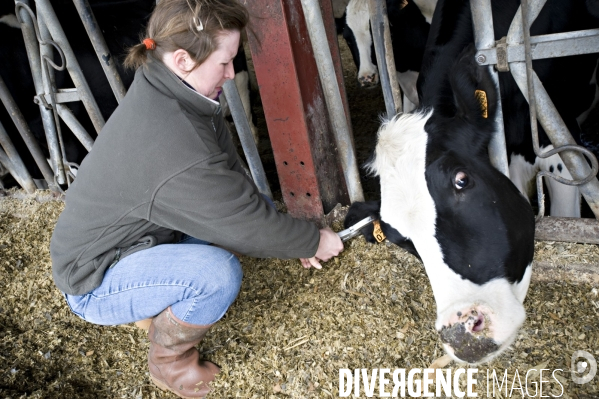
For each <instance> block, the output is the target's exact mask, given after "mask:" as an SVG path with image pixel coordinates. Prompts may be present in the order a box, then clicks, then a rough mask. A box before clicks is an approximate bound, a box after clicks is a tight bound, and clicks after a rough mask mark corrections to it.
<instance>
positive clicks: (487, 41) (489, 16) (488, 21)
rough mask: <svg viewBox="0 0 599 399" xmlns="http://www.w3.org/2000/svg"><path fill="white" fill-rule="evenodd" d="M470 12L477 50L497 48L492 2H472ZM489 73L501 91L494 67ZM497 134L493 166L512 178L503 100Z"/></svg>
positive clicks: (497, 117)
mask: <svg viewBox="0 0 599 399" xmlns="http://www.w3.org/2000/svg"><path fill="white" fill-rule="evenodd" d="M470 11H471V12H472V24H473V28H474V43H475V45H476V49H477V50H482V49H489V48H493V47H495V33H494V31H493V12H492V9H491V0H477V1H474V0H472V1H470ZM487 68H489V72H490V73H491V76H492V78H493V81H494V82H495V86H496V87H497V90H498V91H499V77H498V75H497V71H495V70H494V69H493V68H492V67H490V66H489V67H487ZM495 126H496V132H495V134H494V135H493V138H492V139H491V142H490V143H489V158H490V160H491V164H492V165H493V166H494V167H495V168H496V169H497V170H499V171H500V172H501V173H503V174H504V175H506V176H507V177H509V176H510V172H509V166H508V165H509V163H508V159H507V150H506V144H505V129H504V125H503V107H502V105H501V100H499V101H497V112H496V114H495Z"/></svg>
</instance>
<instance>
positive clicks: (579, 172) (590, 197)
mask: <svg viewBox="0 0 599 399" xmlns="http://www.w3.org/2000/svg"><path fill="white" fill-rule="evenodd" d="M545 1H546V0H540V1H534V2H531V3H530V7H529V8H528V9H527V10H526V12H523V11H522V7H520V9H519V10H518V12H517V13H516V17H515V18H514V20H513V21H512V26H511V27H510V30H509V33H508V38H507V42H508V43H523V42H525V44H527V42H526V41H525V39H527V38H528V37H527V36H528V29H527V30H526V32H525V31H524V28H523V26H526V27H530V26H531V25H532V23H533V21H534V20H535V18H536V17H537V15H538V14H539V12H540V10H541V9H542V7H543V5H544V3H545ZM527 3H528V2H526V1H524V2H523V5H527ZM523 18H526V21H527V23H526V24H525V25H524V24H523V23H522V21H523ZM516 25H520V26H521V27H520V28H517V27H516ZM527 64H528V65H527ZM510 71H511V73H512V76H513V77H514V80H515V81H516V83H517V84H518V87H519V88H520V91H522V93H523V95H524V97H525V98H526V100H527V101H528V102H529V104H530V106H531V121H532V122H531V129H532V131H533V141H534V142H535V143H536V140H538V138H537V133H536V122H535V121H534V119H536V117H538V120H539V122H540V123H541V126H543V128H544V130H545V132H546V133H547V136H548V137H549V139H550V140H551V142H552V143H553V146H554V147H555V148H558V147H560V146H564V145H576V142H575V141H574V139H573V138H572V135H571V134H570V132H569V130H568V128H567V126H566V125H565V123H564V121H563V120H562V118H561V116H560V114H559V112H558V111H557V109H556V108H555V105H553V102H552V101H551V98H550V97H549V94H548V93H547V91H546V90H545V88H544V87H543V84H542V83H541V81H540V79H539V77H538V76H537V74H536V73H535V72H534V70H533V69H532V60H531V59H530V58H529V59H528V60H527V62H526V63H524V62H513V63H510ZM529 87H530V89H531V90H532V93H529V91H530V90H529ZM535 147H538V145H536V146H535ZM537 150H538V149H537V148H535V151H537ZM537 155H538V156H541V155H542V154H537ZM560 157H561V158H562V160H563V161H564V164H565V165H566V167H567V168H568V171H570V173H571V174H572V177H573V178H574V179H576V180H583V179H584V178H586V177H587V176H589V174H590V173H591V168H590V167H589V165H588V163H587V160H586V159H585V157H584V156H583V155H582V154H581V153H580V152H577V151H564V152H562V153H560ZM579 189H580V192H581V193H582V195H583V196H584V198H585V199H586V200H587V203H588V204H589V206H590V208H591V210H592V211H593V213H594V214H595V216H596V217H599V181H598V180H597V179H596V178H593V179H591V180H590V181H589V182H588V183H586V184H582V185H580V186H579Z"/></svg>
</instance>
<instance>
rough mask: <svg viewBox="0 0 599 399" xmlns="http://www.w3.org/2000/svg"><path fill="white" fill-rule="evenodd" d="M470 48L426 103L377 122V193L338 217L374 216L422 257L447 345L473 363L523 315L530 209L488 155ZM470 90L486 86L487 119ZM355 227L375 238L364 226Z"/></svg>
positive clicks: (491, 89) (491, 98)
mask: <svg viewBox="0 0 599 399" xmlns="http://www.w3.org/2000/svg"><path fill="white" fill-rule="evenodd" d="M473 55H474V51H473V50H470V51H468V52H467V53H465V54H464V55H463V57H462V58H461V59H460V61H459V62H457V63H456V64H455V65H453V66H450V70H451V72H449V71H448V72H446V73H445V76H446V79H447V82H445V84H444V87H443V88H442V90H441V91H442V94H440V96H439V98H438V99H436V101H435V102H429V101H430V100H433V99H432V98H426V99H425V100H426V101H424V102H423V107H422V108H420V109H419V110H418V111H417V112H414V113H411V114H400V115H397V116H396V117H394V118H393V119H391V120H390V121H387V122H385V123H384V124H383V125H382V126H381V128H380V130H379V133H378V143H377V146H376V152H375V157H374V159H373V160H372V162H371V163H370V164H369V166H368V167H369V169H370V170H371V171H372V172H373V173H374V174H375V175H378V176H379V177H380V183H381V201H380V202H367V203H354V204H353V205H352V206H351V208H350V210H349V213H348V215H347V217H346V220H345V224H346V225H348V226H349V225H351V224H353V223H355V222H357V221H358V220H360V219H362V218H363V217H365V216H369V215H370V216H374V217H377V218H380V219H381V221H382V229H383V232H384V233H385V235H386V236H387V239H388V240H389V241H390V242H393V243H395V244H397V245H399V246H400V247H403V248H405V249H407V250H408V251H410V252H411V253H413V254H415V255H417V256H418V257H419V258H420V259H421V260H422V263H423V264H424V267H425V269H426V273H427V275H428V277H429V280H430V283H431V286H432V289H433V294H434V296H435V301H436V303H437V319H436V323H435V327H436V329H437V330H438V332H439V334H440V336H441V340H442V341H443V344H444V347H445V349H446V351H447V352H448V353H449V354H450V355H451V356H452V357H453V358H454V359H456V360H460V361H465V362H469V363H479V362H484V361H487V360H488V359H490V358H492V357H493V356H495V355H496V354H498V353H500V352H501V351H502V350H504V349H505V348H506V347H507V346H508V345H510V344H511V343H512V341H513V340H514V339H515V337H516V335H517V332H518V329H519V327H520V326H521V325H522V323H523V322H524V319H525V311H524V307H523V306H522V302H523V301H524V297H525V296H526V292H527V289H528V284H529V282H530V277H531V263H532V258H533V254H534V215H533V212H532V209H531V207H530V205H529V204H528V203H527V201H526V199H525V198H524V196H522V194H521V193H520V192H519V191H518V190H517V189H516V187H515V186H514V185H513V184H512V182H511V181H510V180H509V179H508V178H507V177H506V176H504V175H503V174H502V173H500V172H499V171H497V170H496V169H495V168H494V167H493V166H492V165H491V163H490V161H489V156H488V152H487V146H488V144H489V140H490V139H491V137H492V135H493V132H494V130H495V126H494V123H493V121H492V120H493V119H492V118H493V115H494V112H495V110H496V101H497V94H496V89H495V86H494V83H493V82H492V80H491V77H490V75H489V74H488V72H487V71H486V70H485V69H482V68H479V67H477V66H476V65H475V61H474V59H473ZM475 90H483V91H485V92H486V94H487V99H488V113H489V114H488V117H487V118H483V116H482V113H481V107H480V104H479V103H478V101H477V100H476V98H475V96H474V92H475ZM441 102H442V103H443V104H440V103H441ZM362 231H363V232H365V236H366V238H367V239H368V240H369V241H371V242H374V238H373V236H372V227H369V228H365V229H363V230H362Z"/></svg>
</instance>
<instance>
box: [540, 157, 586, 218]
mask: <svg viewBox="0 0 599 399" xmlns="http://www.w3.org/2000/svg"><path fill="white" fill-rule="evenodd" d="M552 148H553V146H551V145H550V146H548V147H547V148H544V149H542V151H543V152H544V151H547V150H550V149H552ZM536 164H538V166H539V169H540V170H542V171H545V172H550V173H555V174H556V175H558V176H561V177H563V178H564V179H568V180H572V175H571V174H570V172H569V171H568V168H566V165H564V162H563V161H562V158H561V157H560V156H559V154H555V155H552V156H550V157H549V158H537V161H536ZM545 183H546V185H547V191H548V192H549V198H550V199H551V208H550V210H549V214H550V215H551V216H561V217H574V218H579V217H580V191H579V190H578V187H576V186H568V185H566V184H562V183H560V182H558V181H556V180H554V179H552V178H548V179H545Z"/></svg>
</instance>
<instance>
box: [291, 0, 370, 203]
mask: <svg viewBox="0 0 599 399" xmlns="http://www.w3.org/2000/svg"><path fill="white" fill-rule="evenodd" d="M302 8H303V11H304V16H305V18H306V23H307V25H308V33H309V35H310V41H311V42H312V48H313V50H314V58H315V59H316V65H317V67H318V75H319V77H320V83H321V85H322V87H323V92H324V97H325V102H326V104H327V109H328V111H329V116H330V118H331V123H332V125H333V133H334V134H335V140H336V144H337V150H338V152H339V157H340V159H341V165H342V167H343V174H344V176H345V183H346V184H347V190H348V194H349V199H350V201H351V202H355V201H364V193H363V191H362V183H361V182H360V174H359V172H358V165H357V162H356V152H355V149H354V143H353V139H352V137H351V134H350V133H349V126H348V123H347V119H346V117H345V110H344V108H343V102H342V101H341V94H340V92H339V85H338V83H337V75H336V74H335V68H334V66H333V59H332V56H331V50H330V48H329V44H328V42H327V40H326V37H327V36H326V31H325V28H324V23H323V20H322V13H321V10H320V4H319V2H318V0H302Z"/></svg>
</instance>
